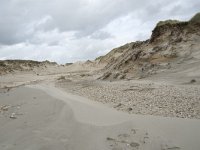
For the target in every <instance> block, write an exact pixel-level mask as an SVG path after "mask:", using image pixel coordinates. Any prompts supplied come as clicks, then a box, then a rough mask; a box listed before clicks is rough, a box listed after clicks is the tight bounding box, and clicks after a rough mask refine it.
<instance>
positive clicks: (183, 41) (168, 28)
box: [96, 13, 200, 79]
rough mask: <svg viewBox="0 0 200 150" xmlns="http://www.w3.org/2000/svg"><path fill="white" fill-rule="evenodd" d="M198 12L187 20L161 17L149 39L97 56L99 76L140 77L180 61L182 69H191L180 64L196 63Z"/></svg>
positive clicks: (199, 34)
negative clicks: (100, 68) (163, 19)
mask: <svg viewBox="0 0 200 150" xmlns="http://www.w3.org/2000/svg"><path fill="white" fill-rule="evenodd" d="M199 16H200V15H199V13H198V14H197V15H195V16H194V17H193V18H192V19H191V20H190V21H188V22H181V21H177V20H167V21H161V22H159V23H158V24H157V26H156V27H155V28H154V30H153V31H152V35H151V37H150V39H148V40H146V41H137V42H132V43H128V44H126V45H124V46H121V47H119V48H115V49H113V50H112V51H111V52H109V53H108V54H107V55H105V56H101V57H99V58H97V59H96V61H98V62H99V63H104V64H106V65H105V68H104V69H103V70H102V71H103V73H104V74H103V75H102V76H101V77H100V79H123V78H128V79H129V78H144V77H148V76H151V75H154V74H158V73H160V72H165V71H167V70H170V69H171V68H177V67H180V64H181V65H182V68H184V69H183V70H185V69H191V65H190V66H188V68H185V67H183V66H187V65H188V64H191V63H194V62H195V63H197V64H200V61H199V59H200V53H199V48H200V44H199V43H200V24H199V21H200V19H199V18H200V17H199ZM193 67H196V65H195V66H193ZM180 68H181V67H180Z"/></svg>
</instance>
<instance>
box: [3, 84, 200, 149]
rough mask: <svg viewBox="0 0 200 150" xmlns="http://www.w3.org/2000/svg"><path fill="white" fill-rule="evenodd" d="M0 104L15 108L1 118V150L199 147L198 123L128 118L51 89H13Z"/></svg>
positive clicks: (156, 118) (131, 116)
mask: <svg viewBox="0 0 200 150" xmlns="http://www.w3.org/2000/svg"><path fill="white" fill-rule="evenodd" d="M24 93H26V94H24ZM0 100H1V104H3V105H8V106H10V107H9V108H8V110H7V111H3V112H1V116H0V119H1V121H0V135H1V136H0V147H1V149H2V150H8V149H9V150H12V149H13V150H14V149H15V150H21V149H31V150H38V149H40V150H45V149H48V150H51V149H52V150H55V149H58V150H62V149H63V150H72V149H74V150H80V149H81V150H94V149H95V150H98V149H99V150H102V149H105V150H107V149H108V150H109V149H112V150H123V149H126V150H129V149H130V150H132V149H140V150H145V149H146V150H161V149H162V150H164V149H166V150H167V149H172V150H179V149H185V150H188V149H190V150H198V149H199V147H200V144H199V139H200V130H199V126H200V121H199V120H189V119H175V118H162V117H153V116H140V115H129V114H126V113H122V112H117V111H115V110H113V109H111V108H108V107H105V106H103V105H102V104H99V103H96V102H92V101H89V100H87V99H85V98H82V97H79V96H74V95H71V94H68V93H66V92H64V91H61V90H59V89H56V88H54V87H49V86H47V85H32V86H28V87H27V86H25V87H19V88H14V89H12V90H11V91H9V92H5V93H2V94H1V95H0ZM12 113H15V116H16V118H15V119H14V118H10V115H11V114H12Z"/></svg>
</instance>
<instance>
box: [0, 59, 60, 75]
mask: <svg viewBox="0 0 200 150" xmlns="http://www.w3.org/2000/svg"><path fill="white" fill-rule="evenodd" d="M56 64H57V63H55V62H49V61H43V62H38V61H33V60H0V75H1V74H6V73H11V72H15V71H31V70H33V69H34V68H39V67H44V68H45V67H47V66H48V65H56Z"/></svg>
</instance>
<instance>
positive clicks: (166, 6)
mask: <svg viewBox="0 0 200 150" xmlns="http://www.w3.org/2000/svg"><path fill="white" fill-rule="evenodd" d="M197 12H200V1H199V0H176V1H173V0H157V1H156V0H1V1H0V59H1V60H4V59H32V60H38V61H43V60H50V61H56V62H58V63H62V64H64V63H69V62H75V61H83V60H88V59H95V58H96V57H98V56H101V55H105V54H106V53H108V52H109V51H110V50H112V49H113V48H115V47H118V46H121V45H124V44H126V43H129V42H133V41H139V40H146V39H148V38H149V37H150V35H151V32H152V30H153V28H154V27H155V25H156V24H157V22H158V21H161V20H167V19H177V20H183V21H185V20H189V19H190V18H191V17H192V16H194V14H196V13H197Z"/></svg>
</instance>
